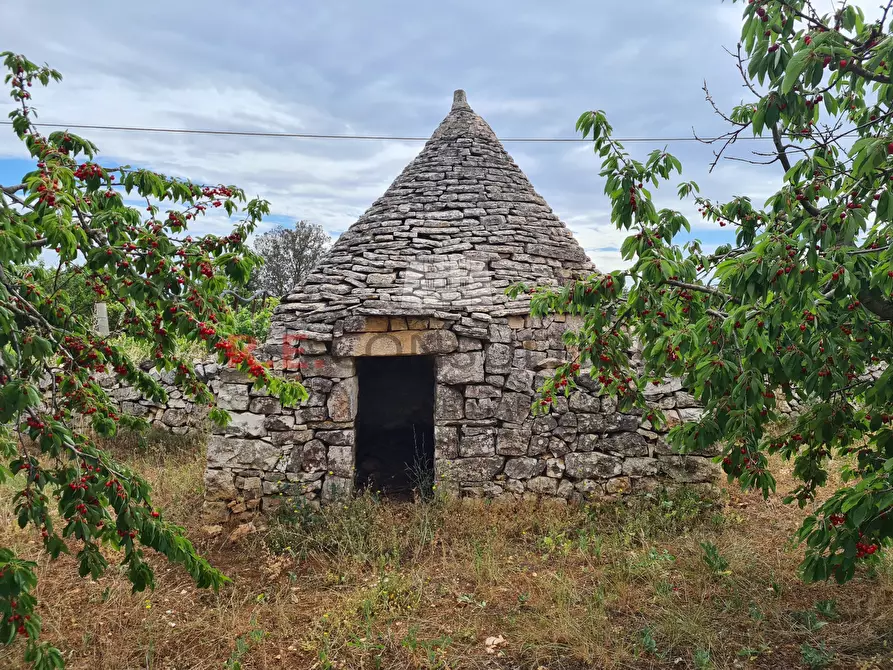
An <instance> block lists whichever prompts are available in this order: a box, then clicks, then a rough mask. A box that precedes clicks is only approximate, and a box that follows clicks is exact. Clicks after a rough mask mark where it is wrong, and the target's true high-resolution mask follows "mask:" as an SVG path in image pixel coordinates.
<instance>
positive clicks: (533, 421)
mask: <svg viewBox="0 0 893 670" xmlns="http://www.w3.org/2000/svg"><path fill="white" fill-rule="evenodd" d="M575 325H577V324H574V323H570V322H567V321H565V319H564V318H563V317H556V318H554V319H550V318H546V319H540V318H536V317H529V316H506V317H491V316H489V315H485V314H476V315H472V316H463V317H453V318H433V317H429V318H423V317H413V318H404V317H396V318H388V317H386V316H375V315H369V316H357V315H354V316H349V317H347V318H344V319H341V320H338V321H336V322H335V323H333V324H331V325H327V326H318V330H316V331H289V332H287V333H283V334H282V335H284V336H285V341H286V342H288V341H291V342H293V343H299V344H297V345H295V344H293V345H290V346H289V345H287V346H285V347H283V346H281V345H276V346H274V347H272V348H271V349H269V350H270V351H272V353H273V360H274V363H275V366H274V367H275V368H276V369H278V370H280V371H282V372H283V374H286V375H290V376H293V377H295V378H298V379H300V380H302V382H303V384H304V385H305V386H306V388H307V389H308V391H309V392H310V397H309V399H308V400H307V401H306V402H304V403H303V405H302V406H301V407H299V408H297V409H286V408H283V407H281V405H280V404H279V403H278V401H276V400H275V399H273V398H269V397H267V396H266V395H264V394H263V393H262V392H257V391H255V390H253V389H252V387H251V385H250V383H249V382H248V380H247V379H246V378H244V377H242V376H241V375H239V374H238V373H235V372H233V371H230V370H221V371H220V375H219V379H218V382H217V385H216V390H217V392H218V403H219V405H220V406H221V407H223V408H225V409H227V410H229V411H230V413H231V414H232V416H233V422H232V424H231V425H230V426H228V427H227V428H225V429H216V432H215V434H214V435H212V436H211V437H210V438H209V443H208V468H207V471H206V484H207V489H206V503H205V505H206V510H205V511H206V512H207V514H208V515H209V517H210V518H211V519H213V520H216V521H225V520H228V519H231V518H235V519H236V520H247V519H248V518H250V516H251V515H252V514H254V513H256V512H257V511H259V510H269V509H271V508H272V507H274V506H275V505H277V504H278V503H279V502H280V501H281V500H282V499H283V497H288V496H304V497H305V498H307V499H308V500H311V501H323V502H325V501H327V500H330V499H332V498H334V497H336V496H338V495H341V494H344V493H348V492H350V491H351V490H352V487H353V481H354V467H355V458H354V455H355V447H356V433H355V423H354V420H355V418H356V416H357V409H358V408H357V398H358V393H357V389H358V381H357V377H356V359H357V357H361V356H386V355H407V354H415V355H430V356H432V357H433V358H434V361H435V365H436V379H437V384H436V389H435V408H434V423H435V428H434V432H435V461H434V467H435V477H436V479H437V481H438V482H439V483H441V484H442V485H444V486H446V487H447V488H448V489H450V490H451V491H453V492H455V493H458V494H461V495H471V496H492V497H508V498H513V497H536V496H552V497H559V498H565V499H583V498H584V497H592V496H603V495H613V494H620V493H627V492H630V491H635V490H643V489H649V488H652V487H654V486H655V485H656V484H657V483H658V481H659V479H660V478H662V477H665V478H670V479H672V480H674V481H677V482H708V481H711V480H713V479H714V478H715V477H716V475H717V473H718V469H717V467H716V466H715V465H714V464H713V463H712V462H711V460H710V458H709V455H707V454H703V455H688V456H680V455H676V454H672V453H671V452H670V450H669V448H668V447H667V445H666V443H665V442H664V439H663V435H662V434H661V433H659V432H657V431H655V430H653V429H652V428H651V426H650V424H649V423H648V422H647V420H645V419H644V418H643V417H641V416H638V415H637V414H633V413H621V412H618V411H617V410H616V405H615V403H614V402H613V401H612V400H611V399H610V398H600V397H599V396H598V383H597V382H595V381H593V380H592V379H591V378H589V377H588V376H586V375H584V376H583V377H582V378H581V379H580V386H581V388H580V389H579V390H577V391H575V392H573V393H572V394H571V395H570V397H569V398H564V397H559V398H557V399H556V401H555V403H554V406H553V409H552V411H550V412H549V413H548V414H546V415H541V416H537V417H534V416H532V414H531V404H532V403H533V400H534V396H535V393H536V389H537V388H538V387H539V385H540V384H542V382H543V381H544V379H545V378H546V377H547V376H549V375H550V374H552V372H551V371H552V370H553V369H554V368H555V367H557V366H558V365H560V364H561V363H562V362H563V361H564V360H566V359H567V356H568V352H567V351H566V350H565V347H564V345H563V343H562V339H561V337H562V333H563V332H564V330H565V329H566V328H568V327H573V326H575ZM324 331H327V332H324ZM274 339H275V338H274ZM289 354H292V355H291V356H290V355H289ZM649 394H650V396H649V398H650V399H651V401H653V402H654V403H655V405H658V406H660V407H661V408H662V409H664V410H665V412H666V415H667V417H668V418H669V421H670V424H671V425H672V424H673V423H675V422H679V421H684V420H688V419H691V418H695V417H696V416H698V412H699V410H698V409H697V408H696V406H695V402H694V398H693V397H692V396H691V395H689V394H688V393H686V392H685V391H683V390H682V389H681V386H680V385H679V384H678V383H675V382H671V383H668V384H665V385H662V386H658V387H652V388H650V389H649Z"/></svg>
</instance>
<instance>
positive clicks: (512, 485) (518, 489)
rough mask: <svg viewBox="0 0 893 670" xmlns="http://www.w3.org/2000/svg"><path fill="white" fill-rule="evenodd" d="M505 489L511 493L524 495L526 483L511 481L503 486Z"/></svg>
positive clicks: (516, 480)
mask: <svg viewBox="0 0 893 670" xmlns="http://www.w3.org/2000/svg"><path fill="white" fill-rule="evenodd" d="M503 488H504V489H505V490H506V491H507V492H509V493H514V494H517V495H520V494H521V493H524V482H522V481H520V480H518V479H509V480H507V481H506V482H505V484H503Z"/></svg>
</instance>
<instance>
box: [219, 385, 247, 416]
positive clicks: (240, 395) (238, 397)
mask: <svg viewBox="0 0 893 670" xmlns="http://www.w3.org/2000/svg"><path fill="white" fill-rule="evenodd" d="M248 402H249V399H248V385H247V384H221V385H220V386H219V388H218V390H217V406H218V407H219V408H220V409H234V410H246V409H248Z"/></svg>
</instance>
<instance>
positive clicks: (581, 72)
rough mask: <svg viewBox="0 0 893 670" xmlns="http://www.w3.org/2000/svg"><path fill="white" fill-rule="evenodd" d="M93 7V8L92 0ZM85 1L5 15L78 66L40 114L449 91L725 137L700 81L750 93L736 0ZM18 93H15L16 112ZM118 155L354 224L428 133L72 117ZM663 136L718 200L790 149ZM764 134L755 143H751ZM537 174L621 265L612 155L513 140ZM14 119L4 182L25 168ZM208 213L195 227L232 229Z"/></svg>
mask: <svg viewBox="0 0 893 670" xmlns="http://www.w3.org/2000/svg"><path fill="white" fill-rule="evenodd" d="M86 7H89V9H85V8H86ZM148 7H149V5H146V4H145V3H121V2H114V3H112V2H105V1H104V0H94V1H93V2H90V3H89V4H88V5H85V4H82V3H71V2H57V1H55V0H52V1H51V0H34V3H33V5H29V8H31V10H30V11H31V14H32V16H34V15H35V14H38V15H40V17H41V18H42V19H46V25H48V26H57V28H58V29H52V30H50V29H47V30H22V29H21V27H20V26H19V25H18V24H17V23H16V22H2V23H0V51H4V50H11V51H15V52H17V53H23V54H25V55H26V56H27V57H29V58H30V59H31V60H34V61H37V62H47V63H48V64H49V65H50V66H52V67H54V68H56V69H58V70H60V71H61V72H62V75H63V77H64V79H63V81H62V82H61V83H58V84H52V85H51V86H50V87H49V88H48V89H41V90H37V89H34V90H33V91H32V94H33V96H34V107H35V108H37V110H38V113H39V121H44V122H47V123H63V124H100V125H125V126H148V127H165V128H197V129H220V130H244V131H273V132H297V133H323V134H371V135H388V136H394V135H397V136H421V137H428V136H430V135H431V133H432V132H433V131H434V129H435V128H436V127H437V125H438V124H439V123H440V121H441V120H442V119H443V117H444V116H445V115H446V114H447V113H448V112H449V109H450V105H451V102H452V93H453V90H454V89H457V88H462V89H465V90H466V91H467V95H468V101H469V103H470V104H471V106H472V108H473V109H474V110H475V111H476V112H477V113H478V114H480V115H481V116H482V117H483V118H484V119H485V120H486V121H487V122H488V123H489V124H490V125H491V126H492V127H493V129H494V131H495V132H496V134H497V135H498V136H500V137H573V136H574V135H575V132H574V124H575V122H576V120H577V118H578V117H579V115H580V114H581V113H582V112H583V111H586V110H588V109H603V110H605V112H606V113H607V115H608V119H609V121H610V123H611V124H612V125H613V127H614V131H615V135H616V136H617V137H649V138H664V137H680V136H684V137H691V135H692V131H693V130H694V131H696V132H697V133H698V134H699V135H701V136H711V135H714V134H717V133H721V132H724V131H725V130H727V126H726V125H725V124H724V122H723V121H722V120H721V119H720V118H719V117H717V116H716V115H715V114H714V112H713V111H712V110H711V108H710V106H709V105H708V104H707V102H706V101H705V99H704V92H703V91H702V86H703V85H704V82H705V81H706V82H707V84H708V86H709V87H710V91H711V94H712V96H713V98H714V100H715V101H716V102H717V104H719V105H720V106H721V107H723V108H725V109H731V107H732V106H733V105H735V104H737V103H739V102H741V100H742V99H744V97H743V96H744V95H745V91H744V90H743V89H742V85H741V80H740V78H739V76H738V74H737V70H736V66H735V61H734V60H733V59H732V58H731V57H730V56H729V55H728V54H727V53H726V52H725V51H724V47H725V48H727V49H729V50H732V51H734V49H735V45H736V42H737V39H738V35H739V32H740V15H741V11H742V9H743V5H742V4H741V3H738V4H733V3H731V2H729V1H728V0H727V1H726V2H721V1H720V0H638V1H637V2H610V3H601V2H599V3H595V2H591V0H585V1H584V0H560V1H558V2H550V3H544V2H540V1H538V0H512V1H511V2H509V1H508V0H487V1H486V2H481V1H480V0H448V1H447V0H443V1H441V2H418V0H415V1H410V0H378V1H377V2H363V1H361V0H327V1H326V2H311V1H310V0H298V1H295V2H290V3H282V2H279V3H277V2H264V1H257V2H252V3H244V2H235V1H234V0H216V1H215V2H204V1H202V0H191V1H190V2H182V0H181V1H180V2H172V1H171V0H156V1H155V2H153V3H151V11H150V10H149V9H148ZM7 107H8V108H9V110H11V99H9V98H6V97H5V96H4V97H2V98H0V111H2V116H3V117H4V118H5V116H6V113H7V111H8V110H7ZM77 132H78V133H79V134H81V135H83V136H85V137H88V138H89V139H91V140H93V141H94V142H95V143H96V144H97V145H98V146H99V149H100V151H101V157H100V162H102V163H103V164H107V165H111V164H121V163H125V164H130V165H134V166H142V167H147V168H150V169H153V170H156V171H159V172H162V173H165V174H171V175H177V176H181V177H188V178H190V179H192V180H194V181H199V182H206V183H226V184H237V185H239V186H241V187H243V188H244V189H245V190H246V192H247V194H248V195H249V196H260V197H263V198H266V199H267V200H269V201H270V203H271V207H272V212H273V216H272V217H270V219H269V221H268V222H267V223H266V225H267V226H272V225H274V224H278V223H282V224H286V225H287V224H288V223H290V222H293V221H295V220H299V219H305V220H308V221H311V222H315V223H319V224H321V225H322V226H323V227H324V228H325V229H326V230H327V231H328V232H329V233H330V234H331V235H332V236H337V235H339V234H340V233H341V232H343V231H344V230H346V229H347V228H348V227H349V226H350V225H351V224H352V223H353V222H354V221H355V220H356V219H357V218H358V217H359V216H360V214H362V212H363V211H364V210H365V209H366V208H367V207H369V206H370V205H371V204H372V202H373V201H374V200H375V199H376V198H377V197H378V196H380V195H381V194H382V193H383V192H384V191H385V189H386V188H387V187H388V186H389V185H390V183H391V182H392V181H393V180H394V178H395V177H396V176H397V175H398V174H399V173H400V171H401V170H402V169H403V167H404V166H405V165H406V164H407V163H409V162H410V161H411V160H412V158H413V157H414V156H415V155H416V154H417V153H418V152H419V151H420V150H421V148H422V143H421V142H407V141H371V140H356V141H348V140H307V139H291V138H267V139H261V138H250V137H223V136H195V135H190V136H187V135H176V134H144V133H125V132H119V131H105V130H90V131H77ZM664 146H667V147H668V149H669V151H670V152H671V153H673V154H674V155H675V156H677V157H678V158H679V159H680V160H681V161H682V163H683V165H684V172H683V179H685V180H689V179H694V180H695V181H697V182H698V183H699V185H700V186H701V188H702V193H703V194H705V195H708V196H710V197H712V198H716V199H720V200H721V199H725V198H729V197H731V196H733V195H737V194H746V195H749V196H751V197H752V198H753V199H754V200H755V201H756V202H757V203H759V204H762V202H763V201H764V200H765V198H766V197H768V196H769V195H770V194H771V193H773V192H774V191H775V190H776V189H777V188H778V185H779V183H780V178H781V174H782V173H781V170H780V168H778V166H752V165H747V164H743V163H740V162H733V161H723V162H721V163H720V164H719V165H718V167H717V168H716V169H715V170H714V171H713V172H712V173H710V174H708V168H709V166H710V163H711V162H712V159H713V155H712V152H713V150H714V147H711V146H707V145H703V144H699V143H695V142H676V143H670V144H666V143H663V142H649V143H636V144H627V148H628V149H629V150H630V151H631V153H633V155H634V156H637V157H644V156H646V155H647V153H648V152H649V151H651V150H652V149H654V148H663V147H664ZM761 146H762V147H765V146H766V145H765V144H764V143H761V142H755V141H748V142H742V143H740V144H739V145H738V146H737V147H736V148H735V150H734V151H733V153H732V154H731V155H737V156H740V157H752V156H751V153H750V152H751V151H752V150H760V148H761ZM506 149H507V150H508V152H509V153H510V154H511V155H512V157H513V158H514V159H515V161H516V163H518V165H519V166H520V167H521V169H522V170H524V172H525V173H526V174H527V176H528V177H529V178H530V180H531V182H532V183H533V185H534V187H535V188H536V190H537V191H538V192H539V193H540V194H541V195H542V196H543V197H544V198H545V199H546V200H547V202H548V203H549V204H550V205H551V207H552V209H553V210H554V211H555V212H556V214H557V215H558V216H559V217H560V218H561V219H562V220H563V221H564V222H565V223H566V224H567V225H568V226H569V227H570V228H571V230H572V231H573V232H574V234H575V236H576V238H577V239H578V240H579V242H580V243H581V244H582V245H583V247H584V248H585V249H586V251H587V253H588V254H589V255H590V257H591V258H592V259H593V261H594V262H595V263H596V266H597V267H598V268H599V269H601V270H606V271H607V270H612V269H615V268H619V267H621V266H622V265H623V263H622V260H621V258H620V254H619V252H618V248H619V246H620V243H621V242H622V240H623V238H624V237H625V233H623V232H620V231H617V230H616V229H615V228H614V227H613V225H612V224H611V222H610V216H609V210H610V205H609V201H608V199H607V197H606V196H605V195H604V193H603V182H602V180H601V179H600V178H599V176H598V173H599V160H598V157H597V156H596V155H595V154H594V153H593V152H592V149H591V147H590V146H588V145H586V144H572V143H554V144H548V143H535V144H531V143H527V144H522V143H510V142H509V143H506ZM26 158H27V156H26V154H25V152H24V150H23V148H22V147H21V145H20V144H19V143H18V141H17V140H16V138H15V136H14V135H13V133H12V130H11V128H9V127H8V126H0V184H6V183H15V182H17V181H18V180H19V178H20V177H21V175H22V173H23V172H24V171H26V170H27V169H30V168H29V163H28V162H27V161H26V160H25V159H26ZM678 181H680V180H678V179H674V180H673V181H672V182H670V183H669V184H668V185H667V186H665V187H664V188H662V189H661V191H660V192H659V193H658V195H657V199H658V204H659V205H661V206H669V207H673V208H676V209H679V210H680V211H682V212H684V213H686V214H687V215H689V217H690V220H692V222H693V223H695V224H696V226H695V229H694V231H693V236H694V237H698V238H699V239H701V240H702V241H703V242H704V245H705V248H711V247H713V246H715V245H717V244H720V243H723V242H726V241H731V240H730V237H729V236H730V233H729V232H728V231H727V229H721V228H719V227H718V225H717V224H702V223H701V222H700V219H699V217H698V216H697V214H696V211H695V210H696V207H695V206H694V205H693V204H692V203H691V201H687V202H680V201H679V200H678V199H677V198H676V195H675V187H676V185H677V184H678ZM226 226H227V222H226V221H225V220H221V219H220V218H213V219H209V220H207V221H205V222H203V223H202V224H201V226H200V227H199V228H197V229H196V232H215V233H221V232H224V230H225V227H226Z"/></svg>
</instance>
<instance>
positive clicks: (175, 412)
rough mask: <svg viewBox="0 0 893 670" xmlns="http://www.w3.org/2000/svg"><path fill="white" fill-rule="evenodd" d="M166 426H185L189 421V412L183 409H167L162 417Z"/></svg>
mask: <svg viewBox="0 0 893 670" xmlns="http://www.w3.org/2000/svg"><path fill="white" fill-rule="evenodd" d="M161 421H162V422H163V423H164V424H165V425H166V426H171V427H174V426H185V425H186V423H187V422H188V421H189V413H188V412H186V410H183V409H166V410H165V411H164V414H163V415H162V417H161Z"/></svg>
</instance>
